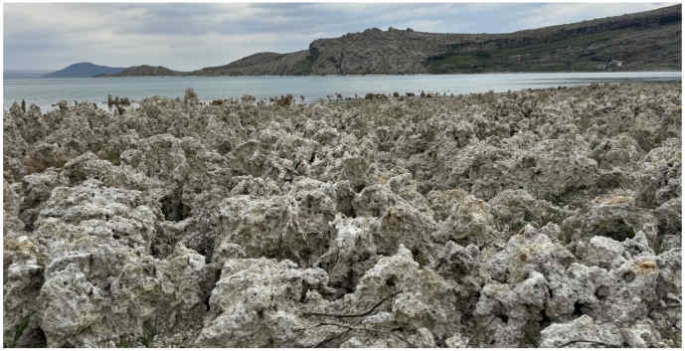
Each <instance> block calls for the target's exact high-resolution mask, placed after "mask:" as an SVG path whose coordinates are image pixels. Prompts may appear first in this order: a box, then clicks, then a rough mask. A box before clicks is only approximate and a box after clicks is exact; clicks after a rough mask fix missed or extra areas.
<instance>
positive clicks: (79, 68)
mask: <svg viewBox="0 0 685 351" xmlns="http://www.w3.org/2000/svg"><path fill="white" fill-rule="evenodd" d="M123 70H124V68H123V67H109V66H100V65H96V64H93V63H90V62H79V63H74V64H72V65H69V66H67V67H65V68H63V69H61V70H58V71H55V72H52V73H48V74H46V75H45V76H44V77H46V78H84V77H93V76H96V75H99V74H115V73H119V72H121V71H123Z"/></svg>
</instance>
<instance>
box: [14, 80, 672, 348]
mask: <svg viewBox="0 0 685 351" xmlns="http://www.w3.org/2000/svg"><path fill="white" fill-rule="evenodd" d="M295 100H296V99H295ZM58 106H59V109H58V110H55V111H52V112H49V113H46V114H43V113H41V111H40V110H39V109H38V108H37V107H36V106H28V107H26V106H24V107H23V108H22V106H20V105H19V104H15V105H13V106H12V107H11V108H10V109H9V111H7V112H6V113H5V117H4V131H3V133H4V154H3V162H4V185H3V194H4V203H3V205H4V228H3V229H4V251H3V259H4V271H3V276H4V286H3V290H4V301H3V304H4V315H3V318H4V340H5V341H4V342H5V346H8V347H9V346H50V347H70V346H73V347H163V346H178V347H181V346H190V347H248V346H251V347H309V346H314V347H414V346H416V347H467V346H471V347H474V346H475V347H477V346H500V347H517V346H534V347H535V346H539V347H565V346H572V347H606V346H610V347H624V346H625V347H679V346H680V340H681V330H682V324H681V323H682V322H681V314H680V311H681V307H680V304H681V298H682V296H681V269H682V267H681V251H680V250H681V212H680V209H681V133H680V131H681V85H680V83H668V84H656V83H649V84H647V83H645V84H621V85H591V86H586V87H579V88H559V89H547V90H527V91H519V92H509V93H501V94H495V93H486V94H472V95H464V96H456V97H444V96H430V95H425V96H424V97H421V96H400V95H399V94H398V95H397V96H382V95H370V96H369V98H368V99H353V100H331V101H328V102H318V103H312V104H299V103H297V102H296V101H293V99H287V98H284V99H279V100H276V101H273V102H266V101H255V100H254V99H251V98H249V97H245V98H244V99H243V100H242V101H238V100H221V101H214V102H212V103H211V104H209V103H201V102H199V101H198V100H197V97H196V96H195V95H194V94H191V93H188V94H186V98H185V99H176V100H173V99H163V98H148V99H145V100H143V101H141V102H140V103H139V106H136V107H128V108H119V107H118V106H117V108H115V109H114V111H113V112H109V111H106V110H103V109H97V108H95V107H94V106H93V104H92V103H80V104H78V105H76V106H74V105H71V104H67V103H62V104H60V105H58Z"/></svg>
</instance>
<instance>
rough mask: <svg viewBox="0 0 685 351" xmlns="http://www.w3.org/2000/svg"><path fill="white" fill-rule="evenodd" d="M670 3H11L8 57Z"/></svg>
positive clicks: (479, 27) (467, 25)
mask: <svg viewBox="0 0 685 351" xmlns="http://www.w3.org/2000/svg"><path fill="white" fill-rule="evenodd" d="M668 5H669V4H668V3H667V4H658V3H628V4H625V3H624V4H619V3H613V4H330V3H329V4H93V3H91V4H40V3H38V4H5V5H4V64H5V69H6V70H13V69H45V70H48V69H59V68H62V67H65V66H67V65H69V64H71V63H75V62H82V61H89V62H93V63H97V64H101V65H108V66H122V67H126V66H134V65H140V64H150V65H162V66H166V67H169V68H171V69H178V70H192V69H198V68H201V67H206V66H217V65H223V64H227V63H229V62H231V61H234V60H236V59H239V58H241V57H244V56H247V55H250V54H253V53H256V52H260V51H274V52H289V51H296V50H302V49H306V48H308V46H309V43H310V42H311V41H312V40H315V39H318V38H329V37H337V36H340V35H343V34H345V33H349V32H360V31H363V30H364V29H366V28H371V27H378V28H382V29H387V28H388V27H389V26H393V27H395V28H398V29H404V28H406V27H411V28H413V29H414V30H416V31H423V32H441V33H503V32H511V31H516V30H522V29H531V28H537V27H542V26H548V25H555V24H564V23H570V22H576V21H582V20H587V19H592V18H599V17H606V16H615V15H621V14H625V13H631V12H638V11H644V10H650V9H654V8H658V7H663V6H668Z"/></svg>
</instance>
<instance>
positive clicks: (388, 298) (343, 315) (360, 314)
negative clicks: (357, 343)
mask: <svg viewBox="0 0 685 351" xmlns="http://www.w3.org/2000/svg"><path fill="white" fill-rule="evenodd" d="M401 293H402V291H398V292H396V293H394V294H390V295H388V296H386V297H385V298H384V299H382V300H380V301H379V302H378V303H376V304H375V305H373V306H372V307H371V308H370V309H368V310H366V311H364V312H359V313H351V314H345V313H325V312H304V313H303V314H302V315H304V316H323V317H335V318H354V317H366V316H368V315H370V314H371V313H373V311H375V310H376V309H377V308H378V307H379V306H380V305H382V304H383V303H384V302H385V301H388V300H390V299H391V298H393V297H395V296H397V295H399V294H401Z"/></svg>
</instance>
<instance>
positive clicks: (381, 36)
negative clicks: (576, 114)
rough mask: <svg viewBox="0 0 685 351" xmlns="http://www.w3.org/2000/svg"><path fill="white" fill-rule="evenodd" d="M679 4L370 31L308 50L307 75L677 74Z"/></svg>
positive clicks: (319, 43)
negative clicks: (523, 23)
mask: <svg viewBox="0 0 685 351" xmlns="http://www.w3.org/2000/svg"><path fill="white" fill-rule="evenodd" d="M680 47H681V6H680V5H677V6H671V7H667V8H662V9H659V10H655V11H649V12H642V13H638V14H633V15H626V16H620V17H610V18H605V19H599V20H593V21H585V22H580V23H574V24H568V25H562V26H554V27H547V28H541V29H536V30H528V31H521V32H515V33H510V34H495V35H469V34H432V33H418V32H413V31H411V30H393V29H390V30H388V31H381V30H378V29H371V30H367V31H364V32H363V33H356V34H349V35H346V36H344V37H342V38H337V39H321V40H317V41H314V42H313V43H312V44H311V45H310V46H309V53H310V60H311V62H312V68H311V73H312V74H371V73H374V74H379V73H380V74H407V73H471V72H521V71H603V70H607V69H610V70H655V69H672V70H680V56H681V55H680V51H681V50H680Z"/></svg>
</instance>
